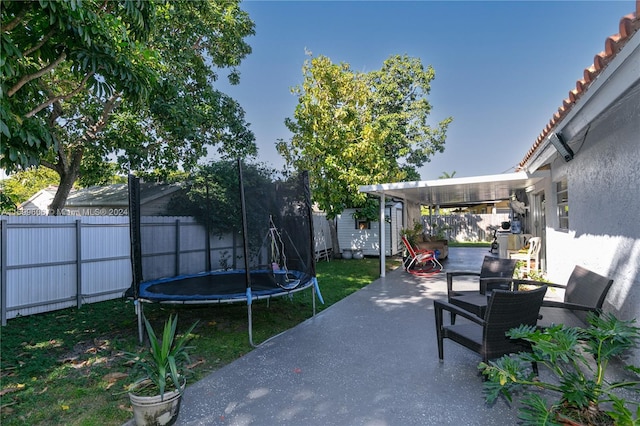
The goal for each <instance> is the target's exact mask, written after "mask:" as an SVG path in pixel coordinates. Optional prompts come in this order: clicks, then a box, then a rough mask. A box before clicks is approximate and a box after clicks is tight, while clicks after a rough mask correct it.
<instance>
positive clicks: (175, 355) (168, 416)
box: [129, 315, 197, 426]
mask: <svg viewBox="0 0 640 426" xmlns="http://www.w3.org/2000/svg"><path fill="white" fill-rule="evenodd" d="M196 324H197V322H196V323H194V324H193V325H192V326H191V327H190V328H189V330H187V332H185V333H184V334H183V335H182V336H181V337H180V338H178V337H177V335H176V328H177V325H178V316H177V315H176V316H175V317H174V316H173V315H170V316H169V319H168V320H167V321H166V322H165V323H164V328H163V332H162V335H161V336H160V337H159V336H157V335H156V333H155V332H154V331H153V328H152V327H151V324H149V321H148V320H147V319H146V318H145V319H144V325H145V328H146V331H147V335H148V336H149V346H148V348H145V351H143V353H141V354H129V355H130V357H131V358H133V359H134V361H135V365H136V366H137V367H138V368H140V369H142V370H143V371H144V377H142V378H141V379H139V380H137V381H136V382H134V383H133V384H132V385H130V386H129V400H130V401H131V405H132V407H133V416H134V419H135V422H136V424H137V425H138V426H142V425H168V424H172V423H173V422H174V421H175V419H176V418H177V416H178V412H179V410H180V402H181V397H182V392H183V391H184V388H185V385H186V376H185V374H186V365H188V364H189V363H190V362H191V360H190V358H189V354H188V352H187V350H188V347H187V346H186V344H187V341H188V338H189V335H190V333H191V332H192V331H193V329H194V327H195V326H196Z"/></svg>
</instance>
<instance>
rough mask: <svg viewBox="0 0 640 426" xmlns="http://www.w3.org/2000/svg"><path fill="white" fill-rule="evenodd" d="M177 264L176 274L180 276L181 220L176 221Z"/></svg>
mask: <svg viewBox="0 0 640 426" xmlns="http://www.w3.org/2000/svg"><path fill="white" fill-rule="evenodd" d="M175 250H176V262H175V268H176V269H175V274H174V275H176V276H177V275H180V219H176V246H175Z"/></svg>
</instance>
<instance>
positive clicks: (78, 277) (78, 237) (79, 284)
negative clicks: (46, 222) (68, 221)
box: [76, 219, 82, 309]
mask: <svg viewBox="0 0 640 426" xmlns="http://www.w3.org/2000/svg"><path fill="white" fill-rule="evenodd" d="M76 307H77V308H78V309H80V308H81V307H82V221H81V220H80V219H76Z"/></svg>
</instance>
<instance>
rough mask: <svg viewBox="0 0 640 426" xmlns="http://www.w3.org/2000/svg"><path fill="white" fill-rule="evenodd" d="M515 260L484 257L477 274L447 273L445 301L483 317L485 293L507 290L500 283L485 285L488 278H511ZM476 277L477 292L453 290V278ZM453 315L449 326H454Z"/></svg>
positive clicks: (485, 301)
mask: <svg viewBox="0 0 640 426" xmlns="http://www.w3.org/2000/svg"><path fill="white" fill-rule="evenodd" d="M516 263H517V260H515V259H501V258H498V257H493V256H485V257H484V260H483V261H482V267H481V268H480V271H479V272H468V271H453V272H447V300H448V301H449V303H451V304H453V305H456V306H459V307H461V308H463V309H465V310H466V311H469V312H471V313H474V314H476V315H477V316H479V317H484V311H485V310H486V307H487V296H489V294H487V292H490V291H491V290H493V289H496V288H501V289H503V290H507V289H509V287H508V285H505V284H504V283H502V282H496V283H495V284H488V285H487V284H485V282H484V281H485V280H486V279H488V278H511V277H513V273H514V271H515V269H516ZM469 276H471V277H474V276H475V277H478V290H456V289H454V281H455V280H454V278H457V277H469ZM455 321H456V316H455V313H451V324H455Z"/></svg>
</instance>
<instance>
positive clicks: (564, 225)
mask: <svg viewBox="0 0 640 426" xmlns="http://www.w3.org/2000/svg"><path fill="white" fill-rule="evenodd" d="M556 204H557V205H558V227H559V228H560V229H567V230H568V229H569V188H568V185H567V179H566V178H564V179H562V180H561V181H560V182H556Z"/></svg>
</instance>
